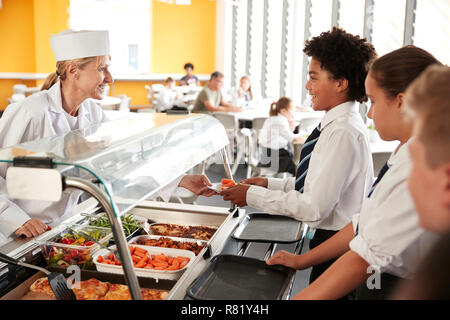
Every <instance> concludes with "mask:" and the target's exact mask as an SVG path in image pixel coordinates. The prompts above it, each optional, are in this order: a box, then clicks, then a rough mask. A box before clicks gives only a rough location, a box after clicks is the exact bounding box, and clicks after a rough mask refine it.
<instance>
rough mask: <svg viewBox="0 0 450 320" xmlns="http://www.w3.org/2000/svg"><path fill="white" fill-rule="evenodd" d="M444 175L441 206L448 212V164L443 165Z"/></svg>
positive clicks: (449, 164)
mask: <svg viewBox="0 0 450 320" xmlns="http://www.w3.org/2000/svg"><path fill="white" fill-rule="evenodd" d="M443 169H444V174H445V190H444V198H443V199H442V205H443V206H444V208H447V209H449V210H450V162H447V163H446V164H444V168H443Z"/></svg>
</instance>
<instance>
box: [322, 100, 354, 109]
mask: <svg viewBox="0 0 450 320" xmlns="http://www.w3.org/2000/svg"><path fill="white" fill-rule="evenodd" d="M346 102H352V100H350V99H349V98H347V97H342V98H338V99H336V101H334V102H333V103H331V104H330V107H327V108H325V109H324V111H325V112H328V111H330V110H332V109H334V108H336V107H337V106H339V105H341V104H343V103H346Z"/></svg>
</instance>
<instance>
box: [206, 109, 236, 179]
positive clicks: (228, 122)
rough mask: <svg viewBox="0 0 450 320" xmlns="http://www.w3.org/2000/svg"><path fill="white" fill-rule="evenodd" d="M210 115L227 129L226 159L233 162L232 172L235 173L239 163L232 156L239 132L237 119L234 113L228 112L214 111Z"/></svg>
mask: <svg viewBox="0 0 450 320" xmlns="http://www.w3.org/2000/svg"><path fill="white" fill-rule="evenodd" d="M212 116H213V117H214V118H216V119H217V120H219V121H220V123H222V125H223V126H224V128H225V130H226V131H227V135H228V140H229V141H230V143H229V144H228V146H227V153H228V159H230V161H231V162H232V163H233V169H232V172H233V173H235V172H236V170H237V166H238V165H239V163H237V161H236V159H234V156H233V155H234V150H235V146H236V144H237V139H238V134H239V121H238V119H237V117H236V116H235V115H234V114H231V113H228V112H214V113H213V114H212Z"/></svg>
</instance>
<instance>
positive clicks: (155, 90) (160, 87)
mask: <svg viewBox="0 0 450 320" xmlns="http://www.w3.org/2000/svg"><path fill="white" fill-rule="evenodd" d="M163 89H164V85H163V84H161V83H154V84H152V90H153V98H154V99H156V97H157V96H158V94H159V93H160V92H161V91H162V90H163Z"/></svg>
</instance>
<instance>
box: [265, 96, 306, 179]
mask: <svg viewBox="0 0 450 320" xmlns="http://www.w3.org/2000/svg"><path fill="white" fill-rule="evenodd" d="M293 111H294V105H293V103H292V100H291V99H289V98H287V97H282V98H280V99H279V100H278V101H277V102H274V103H272V104H271V106H270V113H269V115H270V117H269V118H267V120H266V121H265V122H264V125H263V127H262V129H261V131H260V133H259V144H260V145H261V147H262V155H263V156H262V159H263V160H261V162H262V166H267V167H268V166H272V167H274V166H277V168H276V169H277V172H289V173H290V174H292V175H293V176H294V175H295V168H296V166H295V164H294V161H293V155H292V152H290V151H289V150H288V144H289V143H290V142H297V141H298V142H300V141H302V140H304V138H303V137H300V136H296V135H295V134H294V133H293V131H294V129H295V123H294V115H293ZM303 142H304V141H303ZM277 155H278V161H277V162H278V163H273V162H272V161H270V159H271V158H272V159H273V157H274V156H277ZM266 156H267V158H266ZM265 158H266V159H265ZM264 160H267V161H264Z"/></svg>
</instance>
